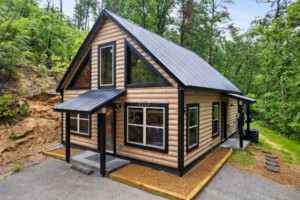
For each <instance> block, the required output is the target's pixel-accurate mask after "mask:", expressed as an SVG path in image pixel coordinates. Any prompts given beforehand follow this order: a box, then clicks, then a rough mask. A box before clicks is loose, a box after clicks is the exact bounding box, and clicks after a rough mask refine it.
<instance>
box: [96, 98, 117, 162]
mask: <svg viewBox="0 0 300 200" xmlns="http://www.w3.org/2000/svg"><path fill="white" fill-rule="evenodd" d="M107 107H112V109H113V126H114V127H113V129H112V138H113V143H112V145H113V151H107V150H106V149H105V152H106V154H108V155H113V156H115V155H116V104H115V103H112V104H110V105H108V106H105V108H107ZM98 117H99V114H98ZM105 117H106V114H105ZM105 121H106V120H105ZM98 123H99V121H98ZM98 126H101V124H98ZM105 130H106V125H105ZM106 135H107V133H106V131H105V138H106ZM98 138H99V133H98ZM105 143H106V140H105ZM105 146H107V143H106V145H105ZM99 150H100V138H99V139H98V151H99Z"/></svg>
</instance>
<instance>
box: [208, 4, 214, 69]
mask: <svg viewBox="0 0 300 200" xmlns="http://www.w3.org/2000/svg"><path fill="white" fill-rule="evenodd" d="M214 17H215V1H214V0H213V1H212V8H211V19H213V18H214ZM213 26H214V24H213V22H210V28H211V31H212V32H211V38H210V44H209V54H208V63H209V64H210V65H211V66H212V52H213V37H214V36H213V32H214V31H213Z"/></svg>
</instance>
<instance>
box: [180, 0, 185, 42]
mask: <svg viewBox="0 0 300 200" xmlns="http://www.w3.org/2000/svg"><path fill="white" fill-rule="evenodd" d="M181 3H182V5H181V12H182V20H181V25H180V46H183V42H184V35H185V30H184V24H185V20H186V13H185V0H182V2H181Z"/></svg>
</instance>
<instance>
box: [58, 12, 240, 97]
mask: <svg viewBox="0 0 300 200" xmlns="http://www.w3.org/2000/svg"><path fill="white" fill-rule="evenodd" d="M103 16H106V17H108V18H110V19H111V20H112V21H114V22H115V23H116V24H117V25H118V26H119V27H120V28H121V29H122V30H123V31H124V32H126V33H127V34H128V35H129V36H130V37H131V38H132V39H133V40H134V41H135V42H136V43H137V44H138V45H139V46H140V47H141V48H142V49H143V50H144V51H145V52H146V53H148V54H149V55H150V56H151V57H152V58H153V59H154V60H155V61H156V62H157V63H158V64H159V65H160V66H161V67H162V68H163V69H164V70H165V71H166V72H167V73H168V74H169V75H170V76H171V77H172V78H173V79H174V80H175V81H176V82H177V83H178V84H179V85H180V86H183V87H187V88H189V87H190V88H201V89H212V90H218V91H224V92H234V93H241V91H240V90H239V89H238V88H237V87H236V86H235V85H233V84H232V83H231V82H230V81H229V80H228V79H226V78H225V77H224V76H223V75H222V74H220V73H219V72H218V71H217V70H215V69H214V68H213V67H212V66H210V65H209V64H208V63H207V62H205V61H204V60H203V59H202V58H201V57H200V56H198V55H197V54H196V53H194V52H192V51H190V50H188V49H186V48H183V47H181V46H179V45H177V44H175V43H173V42H171V41H169V40H167V39H165V38H163V37H161V36H159V35H157V34H154V33H152V32H151V31H148V30H146V29H144V28H142V27H140V26H138V25H136V24H134V23H132V22H130V21H129V20H127V19H124V18H122V17H120V16H118V15H115V14H113V13H111V12H109V11H107V10H102V12H101V14H100V16H99V18H98V19H97V21H96V23H95V24H94V26H93V28H92V29H91V31H90V33H89V34H88V36H87V38H86V40H85V41H84V43H83V44H82V46H81V48H80V50H79V51H78V53H77V55H76V57H75V59H77V57H78V55H79V53H80V51H81V50H82V47H83V46H85V44H86V43H87V41H88V39H89V38H90V37H91V35H92V32H94V31H95V30H96V27H97V25H98V24H99V23H100V21H101V19H102V18H103ZM75 59H74V60H75ZM74 60H73V62H72V63H71V65H70V67H69V69H68V71H67V73H66V74H65V76H64V78H63V79H62V81H61V83H60V84H59V86H58V88H57V91H59V89H60V88H61V86H62V82H63V81H64V80H65V78H66V76H67V74H68V73H69V71H70V68H71V67H72V66H73V64H74V63H75V62H74Z"/></svg>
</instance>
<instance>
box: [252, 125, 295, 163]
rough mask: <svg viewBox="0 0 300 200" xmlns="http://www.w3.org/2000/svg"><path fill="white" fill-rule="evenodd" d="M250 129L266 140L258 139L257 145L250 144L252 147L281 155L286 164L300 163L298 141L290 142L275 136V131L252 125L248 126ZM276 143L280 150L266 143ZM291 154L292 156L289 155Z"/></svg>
mask: <svg viewBox="0 0 300 200" xmlns="http://www.w3.org/2000/svg"><path fill="white" fill-rule="evenodd" d="M250 127H251V128H256V129H258V130H259V134H261V135H263V136H264V137H265V138H266V139H267V140H264V139H261V138H260V139H259V143H250V145H253V146H260V147H264V148H267V149H270V150H274V151H277V152H280V153H282V155H283V157H284V158H285V160H284V162H286V163H295V164H296V163H298V164H299V163H300V143H299V142H298V141H294V140H290V139H288V138H286V137H284V136H282V135H280V134H277V133H276V131H273V130H270V129H268V128H265V127H258V126H255V125H254V124H250ZM268 140H269V141H270V142H273V143H276V144H277V145H278V146H280V149H279V148H278V146H277V147H273V146H272V144H270V143H269V142H268ZM291 152H292V154H293V155H292V154H291Z"/></svg>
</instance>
